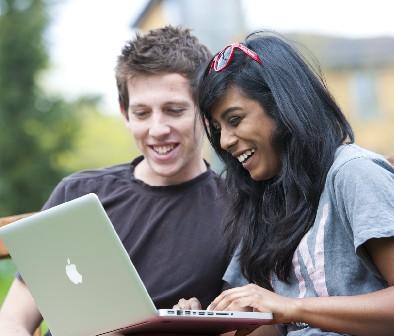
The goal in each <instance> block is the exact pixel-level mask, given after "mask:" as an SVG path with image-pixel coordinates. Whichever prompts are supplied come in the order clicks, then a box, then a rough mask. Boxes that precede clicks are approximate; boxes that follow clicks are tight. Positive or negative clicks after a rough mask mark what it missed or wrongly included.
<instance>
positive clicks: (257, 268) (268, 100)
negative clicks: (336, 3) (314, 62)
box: [195, 32, 354, 288]
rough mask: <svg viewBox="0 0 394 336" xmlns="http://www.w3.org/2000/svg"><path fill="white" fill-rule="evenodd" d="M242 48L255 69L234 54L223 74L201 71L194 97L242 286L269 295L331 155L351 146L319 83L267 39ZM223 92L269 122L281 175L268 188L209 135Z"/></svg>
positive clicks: (286, 270)
mask: <svg viewBox="0 0 394 336" xmlns="http://www.w3.org/2000/svg"><path fill="white" fill-rule="evenodd" d="M244 44H245V45H246V46H247V47H248V48H250V49H252V50H253V51H255V52H256V53H258V55H259V56H260V58H261V60H262V64H259V63H257V62H255V61H254V60H252V59H251V58H250V57H248V56H246V55H245V54H243V53H242V52H241V51H239V50H237V51H236V52H235V55H234V57H233V59H232V60H231V63H230V64H229V66H228V67H227V68H225V69H224V70H223V71H221V72H215V71H211V72H210V73H208V67H206V69H204V71H203V72H202V73H201V74H200V75H199V78H198V80H197V84H196V91H195V95H196V101H197V102H198V105H199V109H200V113H201V116H202V118H203V119H205V120H207V121H208V122H207V124H206V126H205V127H206V132H207V135H208V138H209V141H210V142H211V144H212V146H213V148H214V149H215V151H216V153H217V154H218V155H219V157H220V158H221V159H222V160H223V161H224V163H225V179H226V185H227V187H228V189H229V193H230V195H232V204H231V205H230V207H229V209H230V213H229V217H228V224H227V230H226V234H227V238H228V241H229V242H230V244H231V245H232V247H234V246H235V245H238V244H239V243H241V245H240V251H239V253H240V254H239V258H240V264H241V269H242V272H243V274H244V275H245V276H246V278H247V279H248V280H249V281H251V282H254V283H257V284H259V285H261V286H264V287H266V288H271V285H270V279H271V275H272V273H275V274H276V275H277V277H278V278H279V279H280V280H282V281H288V280H289V276H290V270H291V265H292V257H293V254H294V251H295V249H296V247H297V246H298V245H299V243H300V241H301V239H302V237H303V236H304V235H305V234H306V233H307V232H308V230H309V229H310V228H311V226H312V225H313V223H314V220H315V216H316V211H317V207H318V203H319V198H320V194H321V192H322V190H323V187H324V183H325V179H326V176H327V172H328V170H329V168H330V166H331V165H332V163H333V160H334V154H335V151H336V149H337V148H338V146H340V145H341V144H342V143H344V142H346V141H348V142H353V141H354V138H353V132H352V129H351V127H350V125H349V123H348V122H347V120H346V118H345V116H344V115H343V114H342V112H341V110H340V109H339V107H338V106H337V104H336V103H335V101H334V99H333V98H332V96H331V95H330V93H329V92H328V90H327V88H326V86H325V84H324V82H323V80H322V79H321V77H320V76H319V75H318V74H317V73H316V72H315V71H314V70H313V69H312V67H310V66H309V65H308V64H307V62H306V61H304V59H303V58H302V57H301V56H300V54H299V53H298V52H297V51H296V49H295V48H294V47H293V46H291V45H290V43H289V42H286V41H285V40H284V38H283V37H280V36H279V35H277V34H274V33H272V32H259V33H253V34H251V35H249V36H248V37H247V39H246V40H245V42H244ZM230 87H235V88H238V89H239V90H240V91H241V92H242V94H244V95H245V97H247V98H251V99H254V100H256V101H258V102H259V104H260V105H261V106H262V107H263V109H264V110H265V112H266V113H267V114H268V115H269V116H270V117H271V118H272V119H273V120H274V122H275V125H276V130H275V131H274V136H273V139H272V141H273V145H274V147H275V148H276V150H277V152H278V153H279V155H280V157H281V171H280V172H279V174H278V175H277V176H276V177H274V178H272V179H270V180H267V181H254V180H253V179H252V178H251V177H250V175H249V172H248V171H247V170H245V169H244V168H243V167H242V165H241V164H240V163H239V162H238V160H237V159H236V158H234V157H232V156H231V155H230V154H229V153H227V152H226V151H224V150H223V149H222V148H221V147H220V131H219V132H218V131H216V130H215V128H214V127H213V125H212V119H211V113H212V111H213V109H214V108H215V104H217V103H218V101H219V99H220V98H221V97H222V96H223V95H224V94H225V93H226V91H227V90H228V89H229V88H230Z"/></svg>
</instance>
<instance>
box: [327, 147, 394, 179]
mask: <svg viewBox="0 0 394 336" xmlns="http://www.w3.org/2000/svg"><path fill="white" fill-rule="evenodd" d="M375 171H376V172H379V171H387V172H388V173H394V167H393V166H392V165H391V163H390V162H389V161H387V160H386V158H385V157H384V156H383V155H380V154H378V153H375V152H372V151H370V150H368V149H365V148H362V147H360V146H358V145H356V144H346V145H342V146H340V147H338V149H337V151H336V153H335V159H334V162H333V164H332V166H331V168H330V170H329V172H328V177H332V178H335V177H337V176H338V174H339V175H341V176H355V175H361V176H362V175H364V174H367V175H369V176H371V175H373V174H374V172H375Z"/></svg>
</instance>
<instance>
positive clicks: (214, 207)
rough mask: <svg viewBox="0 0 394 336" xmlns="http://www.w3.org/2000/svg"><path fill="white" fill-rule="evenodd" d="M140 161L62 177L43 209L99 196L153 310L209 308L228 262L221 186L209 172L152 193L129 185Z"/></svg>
mask: <svg viewBox="0 0 394 336" xmlns="http://www.w3.org/2000/svg"><path fill="white" fill-rule="evenodd" d="M141 160H142V157H139V158H137V159H135V160H134V161H133V162H131V163H128V164H122V165H117V166H113V167H109V168H104V169H99V170H90V171H83V172H79V173H76V174H73V175H71V176H69V177H66V178H65V179H63V180H62V181H61V182H60V183H59V185H58V186H57V187H56V188H55V190H54V191H53V193H52V195H51V196H50V198H49V200H48V201H47V202H46V204H45V205H44V209H47V208H50V207H53V206H55V205H57V204H60V203H63V202H66V201H69V200H72V199H74V198H77V197H79V196H82V195H84V194H87V193H96V194H97V195H98V197H99V199H100V201H101V202H102V204H103V206H104V208H105V210H106V212H107V214H108V216H109V217H110V219H111V221H112V223H113V225H114V227H115V230H116V231H117V233H118V235H119V237H120V239H121V241H122V242H123V244H124V246H125V248H126V250H127V251H128V253H129V255H130V257H131V260H132V262H133V264H134V266H135V267H136V269H137V271H138V273H139V274H140V276H141V278H142V280H143V282H144V284H145V286H146V288H147V290H148V292H149V294H150V296H151V297H152V299H153V301H154V303H155V305H156V307H157V308H171V307H172V306H173V305H174V304H176V303H177V302H178V300H179V299H180V298H190V297H192V296H195V297H197V298H198V299H199V300H200V301H201V303H202V306H203V307H206V306H207V305H208V304H209V303H210V302H211V301H212V300H213V299H214V298H215V297H216V296H217V295H218V294H219V293H220V291H221V289H222V285H223V282H222V276H223V274H224V272H225V270H226V267H227V264H228V261H229V258H228V254H227V253H226V247H225V242H224V239H223V215H224V205H225V197H224V186H223V182H222V180H221V179H220V178H219V177H218V176H217V175H216V174H215V173H214V172H212V171H211V170H210V169H208V170H207V171H206V172H205V173H203V174H201V175H199V176H198V177H196V178H194V179H192V180H190V181H187V182H185V183H181V184H178V185H171V186H164V187H162V186H149V185H147V184H145V183H144V182H142V181H140V180H137V179H136V178H135V177H134V168H135V166H136V165H137V164H138V163H139V162H140V161H141ZM90 239H94V237H90ZM87 243H88V242H87ZM118 290H121V289H120V288H119V289H118Z"/></svg>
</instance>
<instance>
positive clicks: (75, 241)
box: [0, 194, 157, 336]
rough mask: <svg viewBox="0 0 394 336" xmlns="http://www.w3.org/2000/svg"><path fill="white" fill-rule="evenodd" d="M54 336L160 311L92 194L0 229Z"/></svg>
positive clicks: (77, 335)
mask: <svg viewBox="0 0 394 336" xmlns="http://www.w3.org/2000/svg"><path fill="white" fill-rule="evenodd" d="M0 237H1V239H3V241H4V243H5V244H6V245H7V247H8V249H9V252H10V255H11V256H12V259H13V260H14V262H15V264H16V265H17V268H18V270H19V272H20V273H21V275H22V277H23V279H24V281H25V282H26V284H27V286H28V287H29V289H30V291H31V292H32V294H33V296H34V298H35V300H36V303H37V306H38V308H39V309H40V311H41V313H42V315H43V318H44V319H45V321H46V323H47V324H48V327H49V328H50V330H51V331H52V332H53V334H54V335H56V336H86V335H97V334H100V333H104V332H108V331H109V330H114V329H119V328H123V327H127V326H129V325H130V324H133V323H136V322H138V321H143V320H149V319H152V318H153V317H155V316H157V310H156V308H155V306H154V304H153V302H152V300H151V299H150V297H149V295H148V293H147V291H146V289H145V286H144V285H143V283H142V281H141V279H140V277H139V275H138V273H137V272H136V270H135V268H134V266H133V264H132V263H131V261H130V257H129V255H128V254H127V252H126V251H125V249H124V248H123V245H122V243H121V241H120V239H119V237H118V235H117V234H116V232H115V230H114V228H113V225H112V224H111V222H110V220H109V218H108V216H107V214H106V212H105V210H104V209H103V207H102V205H101V203H100V201H99V199H98V197H97V196H96V195H95V194H87V195H85V196H82V197H80V198H78V199H75V200H72V201H70V202H66V203H64V204H61V205H58V206H55V207H53V208H51V209H48V210H45V211H42V212H40V213H37V214H35V215H33V216H31V217H28V218H25V219H22V220H19V221H18V222H15V223H13V224H10V225H7V226H5V227H3V228H1V229H0Z"/></svg>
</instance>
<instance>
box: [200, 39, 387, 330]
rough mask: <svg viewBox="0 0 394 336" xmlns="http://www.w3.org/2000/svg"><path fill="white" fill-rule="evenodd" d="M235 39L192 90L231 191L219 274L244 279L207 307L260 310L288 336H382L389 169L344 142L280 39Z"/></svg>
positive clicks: (340, 117) (334, 114)
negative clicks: (224, 263) (230, 250)
mask: <svg viewBox="0 0 394 336" xmlns="http://www.w3.org/2000/svg"><path fill="white" fill-rule="evenodd" d="M241 45H242V46H243V47H241V48H235V49H234V48H233V47H232V46H234V45H230V46H227V47H225V48H224V49H223V50H222V51H221V52H219V53H218V54H217V55H216V56H214V57H213V59H212V60H211V62H210V63H209V64H208V65H207V66H206V67H205V69H203V70H202V72H201V73H200V76H199V78H198V85H197V90H196V97H197V99H198V102H199V107H200V112H201V116H202V118H203V119H204V120H206V123H204V125H205V127H206V132H207V136H208V138H209V140H210V142H211V144H212V146H213V147H214V149H215V151H216V152H217V154H218V155H219V157H220V158H221V159H222V160H223V161H224V163H225V165H226V175H225V176H226V183H227V186H228V189H229V190H230V193H231V194H232V195H233V199H232V204H230V206H229V209H230V210H229V212H230V213H229V215H228V217H227V218H228V219H229V220H228V223H227V231H226V232H227V235H228V236H227V239H228V242H229V243H230V244H233V245H238V253H237V254H236V256H235V257H234V259H233V261H232V263H231V265H230V267H229V269H228V270H227V272H226V275H225V280H226V281H227V282H229V283H230V284H232V285H233V286H237V285H238V286H240V285H241V284H244V283H245V282H250V283H251V284H249V285H246V286H243V287H238V288H233V289H230V290H227V291H224V292H223V293H222V294H221V295H220V296H218V297H217V298H216V299H215V300H214V301H213V303H212V304H211V305H210V309H215V310H245V309H246V310H252V309H253V310H257V311H271V312H272V313H273V314H274V318H275V320H276V321H277V322H278V323H280V324H281V325H280V329H281V331H282V334H284V335H289V336H290V335H305V336H306V335H327V336H328V335H338V334H352V335H372V334H378V335H391V334H392V330H393V329H394V268H393V267H392V265H393V263H394V208H393V203H392V201H393V199H394V168H393V166H392V165H391V164H390V163H389V162H388V161H387V160H386V159H385V158H384V157H382V156H380V155H378V154H375V153H372V152H369V151H367V150H365V149H363V148H361V147H359V146H357V145H355V144H353V140H354V136H353V131H352V129H351V127H350V125H349V123H348V121H347V120H346V118H345V116H344V114H343V113H342V111H341V110H340V108H339V107H338V106H337V104H336V103H335V101H334V99H333V98H332V96H331V94H330V93H329V92H328V90H327V88H326V87H325V85H324V83H323V81H322V80H321V79H320V77H319V75H317V74H316V73H315V71H314V70H313V69H311V68H310V67H309V66H308V65H307V63H306V62H305V61H304V60H303V57H302V56H301V55H300V54H299V53H298V52H297V50H296V49H295V46H293V45H291V44H290V42H287V41H286V40H285V39H284V38H283V37H281V36H279V35H278V34H275V33H274V32H257V33H254V34H251V35H250V36H249V37H248V38H247V39H246V40H245V41H244V43H243V44H241ZM228 50H230V51H231V52H229V51H228ZM253 55H254V56H253ZM259 60H261V62H260V61H259ZM240 273H241V274H240ZM243 277H245V278H246V279H243ZM323 330H326V331H323ZM264 335H265V334H264Z"/></svg>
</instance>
